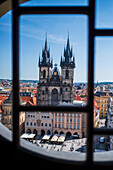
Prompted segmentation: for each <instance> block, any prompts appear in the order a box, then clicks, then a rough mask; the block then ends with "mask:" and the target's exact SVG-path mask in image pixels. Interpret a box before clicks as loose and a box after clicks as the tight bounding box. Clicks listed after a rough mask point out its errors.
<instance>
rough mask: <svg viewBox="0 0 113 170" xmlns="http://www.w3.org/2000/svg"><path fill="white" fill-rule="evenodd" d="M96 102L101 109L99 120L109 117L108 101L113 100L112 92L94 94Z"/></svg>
mask: <svg viewBox="0 0 113 170" xmlns="http://www.w3.org/2000/svg"><path fill="white" fill-rule="evenodd" d="M94 98H95V101H96V102H97V105H98V106H99V108H100V113H99V118H101V119H102V118H104V119H105V118H106V117H107V109H108V100H109V99H110V98H112V99H113V92H112V91H97V92H96V93H95V94H94Z"/></svg>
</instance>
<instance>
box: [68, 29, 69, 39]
mask: <svg viewBox="0 0 113 170" xmlns="http://www.w3.org/2000/svg"><path fill="white" fill-rule="evenodd" d="M68 39H69V29H68Z"/></svg>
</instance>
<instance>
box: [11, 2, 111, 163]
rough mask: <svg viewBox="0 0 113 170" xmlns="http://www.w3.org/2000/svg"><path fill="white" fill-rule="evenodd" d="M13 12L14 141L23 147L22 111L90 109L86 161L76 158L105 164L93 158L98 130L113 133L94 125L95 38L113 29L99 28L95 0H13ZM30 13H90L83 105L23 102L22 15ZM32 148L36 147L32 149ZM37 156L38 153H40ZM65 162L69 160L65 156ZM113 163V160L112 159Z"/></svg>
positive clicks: (78, 110) (75, 110) (87, 110)
mask: <svg viewBox="0 0 113 170" xmlns="http://www.w3.org/2000/svg"><path fill="white" fill-rule="evenodd" d="M12 7H13V10H12V14H13V15H12V16H13V21H12V23H13V26H12V32H13V113H15V114H13V144H14V147H16V148H19V147H21V146H20V137H19V112H21V111H51V112H54V111H55V112H56V111H57V112H69V114H70V113H71V112H85V113H87V152H86V161H84V162H81V161H80V162H79V161H75V163H74V164H77V165H81V164H82V165H89V166H92V165H95V164H97V165H104V162H94V161H93V136H94V135H95V134H98V135H99V134H108V135H110V134H113V128H110V129H108V128H105V129H101V128H94V126H93V99H94V96H93V87H94V39H95V37H96V36H113V29H95V0H89V5H88V6H40V7H38V6H35V7H24V6H19V0H12ZM27 14H47V15H49V14H83V15H87V16H88V27H89V30H88V33H89V37H88V104H87V106H83V107H68V106H65V107H60V106H43V107H42V106H21V105H19V17H20V15H27ZM31 152H32V151H31ZM36 156H37V154H36ZM63 161H64V163H65V160H63ZM108 164H110V165H111V164H112V165H113V161H108Z"/></svg>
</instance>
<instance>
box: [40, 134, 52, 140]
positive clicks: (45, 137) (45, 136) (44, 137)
mask: <svg viewBox="0 0 113 170" xmlns="http://www.w3.org/2000/svg"><path fill="white" fill-rule="evenodd" d="M50 137H51V135H44V136H43V138H42V140H48V139H49V138H50Z"/></svg>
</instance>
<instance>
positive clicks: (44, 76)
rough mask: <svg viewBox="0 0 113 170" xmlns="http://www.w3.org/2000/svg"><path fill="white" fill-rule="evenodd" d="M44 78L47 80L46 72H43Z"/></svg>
mask: <svg viewBox="0 0 113 170" xmlns="http://www.w3.org/2000/svg"><path fill="white" fill-rule="evenodd" d="M43 78H46V70H43Z"/></svg>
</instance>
